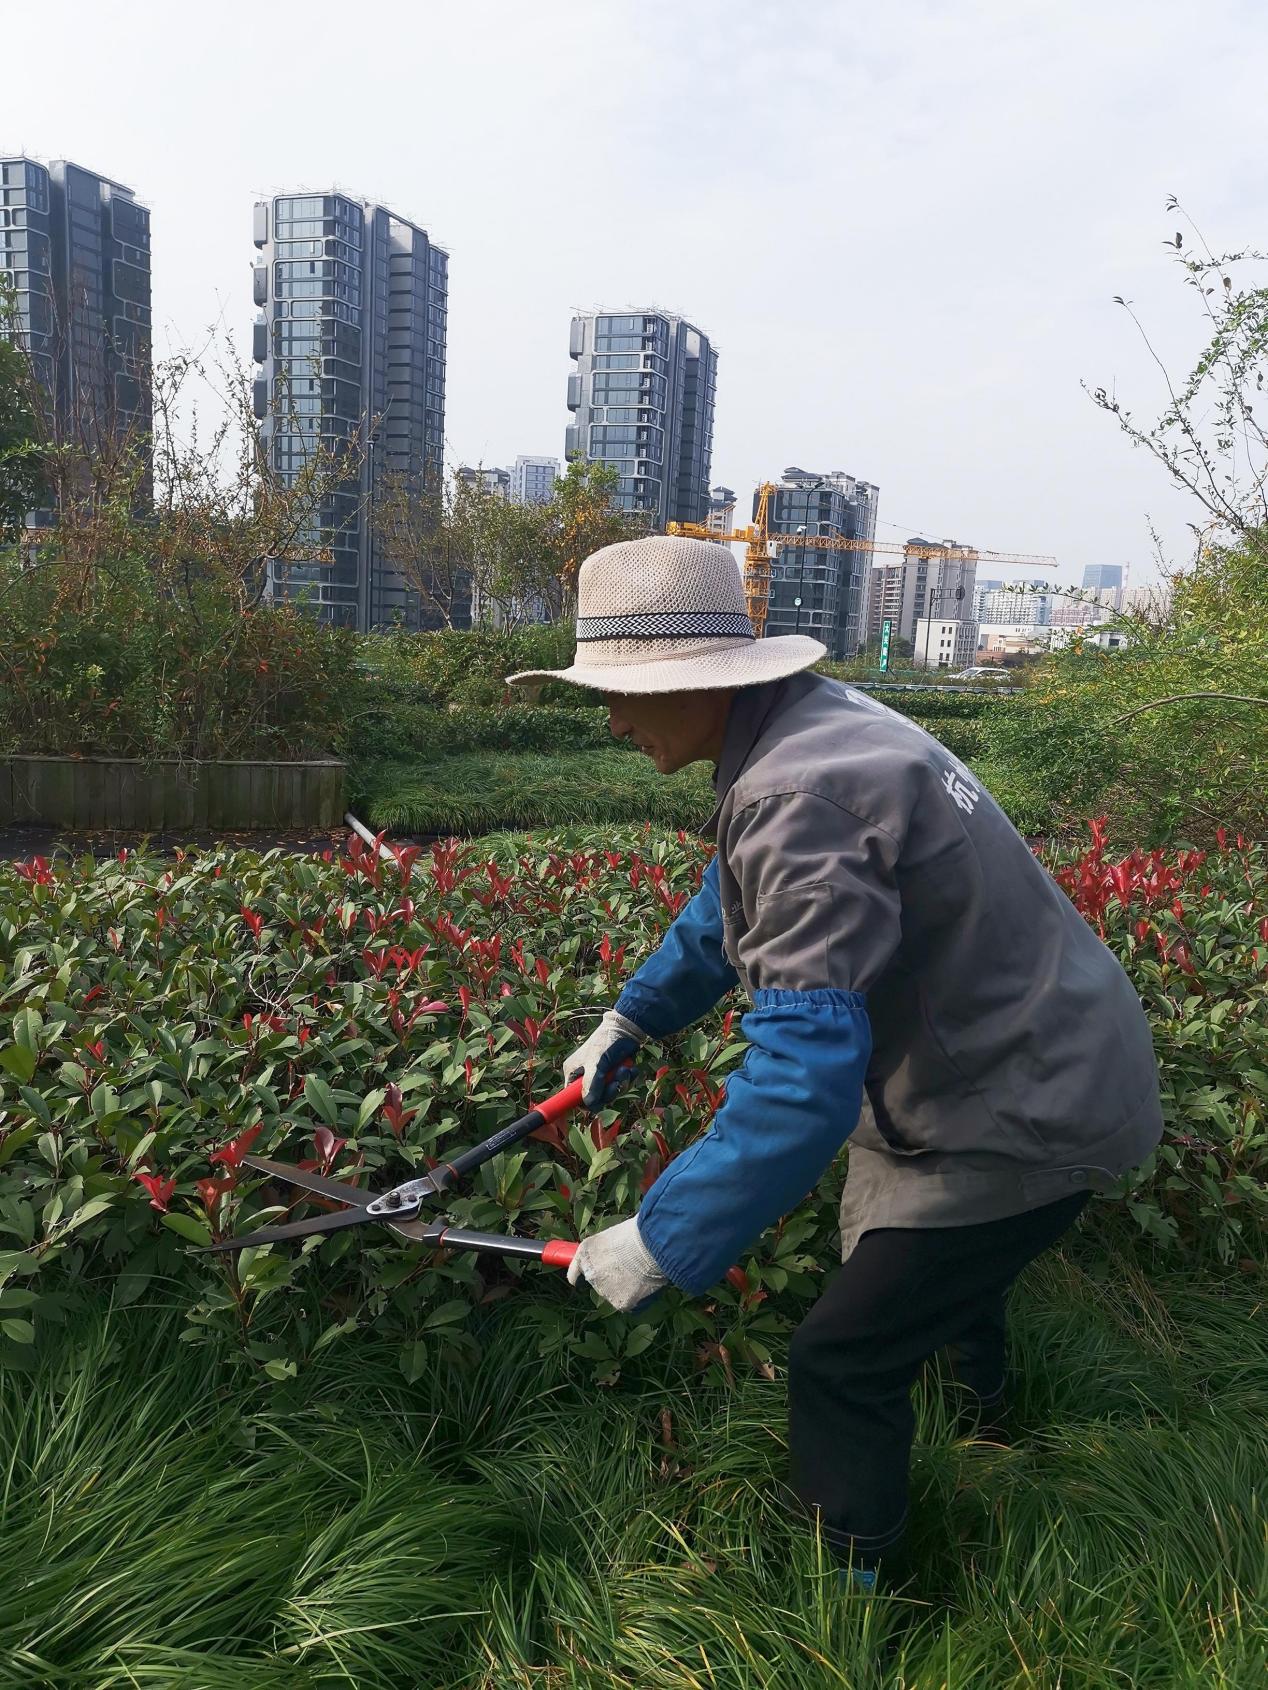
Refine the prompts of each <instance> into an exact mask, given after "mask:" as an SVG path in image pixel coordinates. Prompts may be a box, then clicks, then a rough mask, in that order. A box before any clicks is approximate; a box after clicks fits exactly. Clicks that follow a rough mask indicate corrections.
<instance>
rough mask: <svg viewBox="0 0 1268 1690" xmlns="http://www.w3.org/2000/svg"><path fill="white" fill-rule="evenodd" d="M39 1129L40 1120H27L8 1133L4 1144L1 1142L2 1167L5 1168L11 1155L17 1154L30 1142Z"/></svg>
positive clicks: (0, 1156)
mask: <svg viewBox="0 0 1268 1690" xmlns="http://www.w3.org/2000/svg"><path fill="white" fill-rule="evenodd" d="M39 1130H40V1123H39V1122H38V1121H25V1122H24V1123H23V1124H22V1126H20V1127H14V1128H13V1130H12V1132H8V1133H6V1134H5V1136H4V1142H3V1144H0V1168H3V1166H4V1165H5V1163H6V1162H7V1161H8V1160H9V1158H10V1157H11V1156H16V1155H17V1153H18V1151H19V1150H21V1148H22V1146H23V1145H24V1144H29V1143H30V1142H31V1140H32V1139H33V1138H34V1137H35V1135H36V1133H38V1132H39Z"/></svg>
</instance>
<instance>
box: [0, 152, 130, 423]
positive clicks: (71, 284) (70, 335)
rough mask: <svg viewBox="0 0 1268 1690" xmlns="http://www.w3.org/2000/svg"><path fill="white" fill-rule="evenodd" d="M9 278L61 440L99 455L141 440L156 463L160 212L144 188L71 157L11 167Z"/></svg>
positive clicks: (5, 242) (7, 173)
mask: <svg viewBox="0 0 1268 1690" xmlns="http://www.w3.org/2000/svg"><path fill="white" fill-rule="evenodd" d="M0 274H2V275H3V276H4V278H5V280H6V281H7V282H8V283H9V284H10V286H11V287H12V288H13V290H14V294H15V302H14V303H15V310H16V321H15V323H14V324H13V326H12V330H11V331H10V332H13V333H14V334H15V335H16V337H17V338H19V339H20V340H21V342H22V343H23V344H24V345H25V347H26V349H27V350H28V352H29V353H30V356H31V359H32V362H33V364H34V368H35V372H36V374H37V376H38V377H39V379H40V382H41V384H42V386H43V387H44V389H45V391H46V392H47V394H48V396H49V400H50V403H51V405H52V406H53V409H54V413H55V418H56V432H57V437H58V438H59V439H61V440H63V441H66V442H68V443H70V444H72V445H76V446H79V447H81V448H83V449H84V450H86V451H87V452H89V453H90V454H94V455H95V454H97V453H99V452H101V451H102V450H104V449H105V448H106V446H107V444H108V443H109V442H110V441H119V440H123V439H125V438H127V437H128V436H129V435H137V436H140V437H141V440H142V442H143V444H142V450H143V451H145V452H147V453H148V442H147V441H146V437H147V436H148V434H149V429H150V418H151V393H150V387H151V374H152V371H151V351H150V326H151V320H150V214H149V211H148V210H147V209H146V208H145V206H143V205H139V204H138V203H137V199H136V195H135V194H134V193H133V191H132V189H131V188H125V187H124V186H123V185H122V183H119V182H112V181H111V180H110V178H109V177H108V176H99V175H98V174H97V173H96V172H95V171H92V170H85V169H84V168H83V166H82V165H78V164H69V163H67V162H66V160H64V159H58V160H56V161H55V162H54V163H52V164H49V165H43V164H38V163H37V162H36V161H35V160H34V159H29V158H6V159H0ZM8 327H9V326H8V325H5V324H0V333H3V332H5V330H6V329H7V328H8Z"/></svg>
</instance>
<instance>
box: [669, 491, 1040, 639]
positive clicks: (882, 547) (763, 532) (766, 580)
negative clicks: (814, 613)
mask: <svg viewBox="0 0 1268 1690" xmlns="http://www.w3.org/2000/svg"><path fill="white" fill-rule="evenodd" d="M778 491H779V488H778V487H777V486H776V484H775V483H774V482H773V481H764V482H763V483H762V485H761V486H760V487H759V488H758V490H757V511H756V514H755V515H754V517H753V520H752V522H751V523H749V524H748V525H747V526H746V527H743V528H731V529H728V530H727V531H726V532H725V533H718V532H717V530H716V529H712V528H710V527H709V526H708V524H707V523H703V522H669V523H666V525H665V532H666V533H667V534H681V535H685V536H688V537H690V538H692V539H698V540H717V541H719V542H720V543H721V544H723V545H731V544H733V543H739V544H742V545H743V546H744V547H745V552H744V597H745V600H746V601H747V604H748V614H749V620H750V621H751V622H752V624H753V631H754V632H755V633H756V635H757V637H758V639H759V640H760V639H761V638H762V636H763V635H764V634H765V632H766V611H767V607H768V605H769V604H770V565H771V559H772V558H773V557H776V556H778V554H779V553H780V552H781V551H783V550H784V549H785V548H786V547H792V546H803V547H809V548H810V549H811V550H813V551H839V552H892V553H897V554H899V555H900V556H902V557H927V558H947V559H949V560H951V561H952V562H956V563H973V564H976V563H977V562H978V561H979V559H983V558H984V559H986V560H987V561H988V562H990V563H1004V564H1024V565H1027V566H1030V565H1042V566H1043V567H1044V568H1055V567H1056V563H1057V560H1056V558H1054V557H1045V556H1043V555H1034V554H1030V553H1027V552H991V551H981V550H980V549H979V548H978V547H977V546H955V545H951V544H949V543H948V544H945V545H937V544H933V543H926V542H923V541H922V542H919V543H917V544H911V543H909V544H907V545H899V544H898V542H897V541H895V540H856V539H851V538H849V537H848V536H846V535H844V534H784V533H779V532H778V531H776V532H774V533H772V531H771V528H770V502H771V499H772V498H773V496H774V495H775V494H776V493H777V492H778Z"/></svg>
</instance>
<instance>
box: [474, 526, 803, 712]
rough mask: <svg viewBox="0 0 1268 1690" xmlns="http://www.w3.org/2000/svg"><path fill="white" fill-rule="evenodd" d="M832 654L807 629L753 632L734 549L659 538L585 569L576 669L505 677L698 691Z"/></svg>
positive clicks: (628, 544)
mask: <svg viewBox="0 0 1268 1690" xmlns="http://www.w3.org/2000/svg"><path fill="white" fill-rule="evenodd" d="M826 655H827V648H826V646H822V645H820V643H819V641H818V640H812V639H808V638H807V637H806V636H805V635H804V634H781V635H779V636H777V637H776V638H774V639H769V640H759V639H758V638H757V637H756V636H755V635H754V632H753V624H752V623H751V622H750V621H749V616H748V611H747V610H746V609H745V606H744V589H743V587H742V585H741V583H740V572H739V569H738V568H737V567H736V563H735V558H734V556H733V555H732V553H731V549H730V547H729V546H724V545H721V544H720V543H718V542H716V541H713V540H684V539H677V538H675V537H672V536H670V535H667V534H656V535H653V536H651V537H650V538H648V539H646V540H620V541H618V542H617V544H616V545H614V546H604V547H603V549H602V550H601V551H597V552H593V553H592V554H591V555H590V556H589V557H588V558H587V559H586V560H585V562H584V563H583V564H582V565H581V572H580V574H579V576H578V577H577V653H576V656H575V658H574V659H573V662H572V666H571V668H568V669H524V670H521V672H520V673H519V674H517V675H508V676H507V677H506V678H507V680H508V681H547V680H555V681H571V682H573V683H574V684H575V685H576V686H579V687H595V688H597V689H598V691H600V692H617V693H651V692H694V691H696V690H697V689H703V688H710V687H748V686H753V685H755V684H756V683H757V682H759V681H776V680H779V679H780V678H781V677H782V676H784V675H795V674H796V672H797V671H798V670H799V669H808V668H809V667H810V665H811V664H812V663H817V662H818V661H819V659H820V658H821V657H825V656H826Z"/></svg>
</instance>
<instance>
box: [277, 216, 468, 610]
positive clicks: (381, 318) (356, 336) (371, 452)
mask: <svg viewBox="0 0 1268 1690" xmlns="http://www.w3.org/2000/svg"><path fill="white" fill-rule="evenodd" d="M254 239H255V245H256V248H257V250H258V252H259V257H258V259H257V261H256V267H255V278H254V297H255V303H256V305H257V306H259V307H260V315H259V318H258V319H257V322H256V332H255V346H254V351H255V358H256V362H257V363H258V364H259V365H260V374H259V376H258V377H257V379H256V384H255V409H256V415H257V416H258V417H260V418H262V419H264V421H265V430H266V435H267V438H268V444H269V452H270V457H271V462H272V466H273V469H274V471H275V473H276V474H277V475H278V476H280V477H282V478H286V477H293V476H296V475H297V474H298V473H299V472H300V470H301V468H302V466H303V464H304V462H305V460H306V459H307V458H308V457H310V455H311V454H312V452H313V450H314V447H315V444H316V442H317V441H319V440H320V441H321V442H323V443H324V444H325V445H326V446H328V447H331V448H334V449H338V448H339V447H340V446H341V445H343V444H346V443H348V442H350V441H353V440H360V441H361V442H362V443H363V444H366V445H367V446H368V449H367V450H365V451H364V452H363V453H362V457H363V462H362V464H361V467H360V470H359V472H358V474H357V476H356V477H355V478H353V479H350V480H349V481H348V482H347V483H346V484H345V486H344V487H343V488H342V489H341V490H340V491H338V492H336V493H333V494H332V495H331V496H330V498H329V499H328V500H327V501H326V502H325V503H324V505H323V508H322V510H321V513H320V518H319V522H318V525H317V526H318V528H319V533H314V534H310V535H308V536H302V537H301V538H307V539H320V541H321V543H323V544H324V545H326V546H328V547H329V548H330V550H331V552H332V553H333V556H334V562H333V564H320V563H318V564H298V565H297V564H283V565H271V570H272V580H271V587H272V592H273V595H274V596H275V597H277V598H298V597H300V596H301V595H303V594H305V593H306V594H308V595H309V598H310V602H311V603H312V604H313V605H314V607H315V609H316V612H317V614H318V615H319V616H321V617H322V618H323V619H325V620H328V621H331V622H334V623H337V624H340V625H342V626H346V627H356V628H360V629H361V630H362V631H367V630H369V629H373V628H380V627H385V626H389V625H390V624H391V623H392V622H393V621H394V620H400V621H401V622H403V624H404V625H405V626H406V627H410V628H417V627H419V626H422V625H426V622H427V618H426V616H425V613H424V612H423V611H422V610H421V608H420V605H419V602H418V595H417V594H416V593H415V592H414V591H412V590H411V589H410V588H409V587H408V586H407V584H406V583H405V582H404V581H403V580H402V579H401V577H400V576H399V575H398V574H397V573H396V571H395V570H394V569H393V568H392V566H391V564H390V563H389V562H388V560H387V558H386V557H385V556H384V554H383V549H382V544H381V541H380V539H379V537H378V535H377V533H376V532H375V527H374V524H373V523H372V522H371V521H370V520H369V513H370V511H371V509H372V505H373V497H374V491H375V487H376V484H377V480H378V477H379V476H380V474H381V473H382V471H383V470H385V469H391V470H395V471H399V472H401V473H402V474H405V475H408V476H409V477H410V479H411V482H413V483H414V484H416V485H418V486H420V487H433V486H435V487H439V485H440V482H441V478H442V476H443V473H444V457H443V454H444V434H445V348H446V338H447V319H448V309H449V257H448V254H447V253H445V252H444V251H442V250H441V249H440V248H439V247H438V246H436V245H434V244H433V242H432V241H431V240H430V239H429V237H428V235H427V231H426V230H425V229H422V228H420V227H419V226H418V225H417V224H416V223H411V222H409V221H408V220H407V219H406V218H404V217H398V216H397V215H396V213H395V212H392V211H389V210H388V209H387V207H386V206H382V205H375V204H373V203H372V202H371V201H369V200H357V199H352V198H350V197H349V196H348V195H347V194H341V193H334V192H331V193H321V194H279V195H276V196H275V197H274V198H273V199H271V200H262V201H260V202H259V203H258V204H257V205H256V207H255V222H254ZM371 429H373V435H372V436H371V434H370V431H371Z"/></svg>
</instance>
